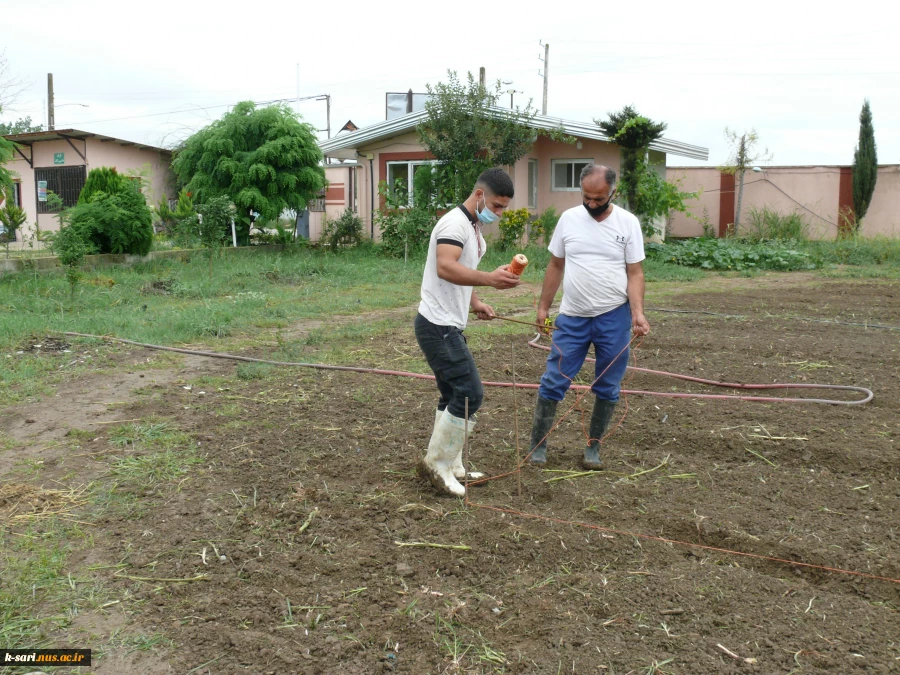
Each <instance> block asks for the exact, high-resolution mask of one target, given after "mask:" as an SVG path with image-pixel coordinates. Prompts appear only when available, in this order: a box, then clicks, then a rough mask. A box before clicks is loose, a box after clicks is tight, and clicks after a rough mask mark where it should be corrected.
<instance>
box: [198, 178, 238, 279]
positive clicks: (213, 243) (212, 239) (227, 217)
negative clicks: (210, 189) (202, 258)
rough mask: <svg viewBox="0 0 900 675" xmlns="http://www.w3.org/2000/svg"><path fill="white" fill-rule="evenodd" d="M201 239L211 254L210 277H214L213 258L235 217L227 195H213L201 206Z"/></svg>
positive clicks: (208, 253) (209, 254)
mask: <svg viewBox="0 0 900 675" xmlns="http://www.w3.org/2000/svg"><path fill="white" fill-rule="evenodd" d="M199 210H200V218H201V220H200V241H201V243H202V244H203V247H204V248H205V249H206V252H207V255H208V256H209V278H210V279H212V270H213V258H214V257H215V256H216V254H217V253H218V251H219V249H220V248H221V247H222V242H223V241H225V237H226V236H227V233H228V230H229V229H230V227H231V219H232V218H234V206H233V205H232V204H231V199H229V198H228V196H227V195H220V196H218V197H211V198H210V199H209V200H207V202H206V203H205V204H203V205H202V206H201V207H200V209H199Z"/></svg>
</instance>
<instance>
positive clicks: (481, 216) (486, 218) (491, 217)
mask: <svg viewBox="0 0 900 675" xmlns="http://www.w3.org/2000/svg"><path fill="white" fill-rule="evenodd" d="M475 215H476V216H478V220H480V221H481V223H482V225H490V224H491V223H495V222H497V221H498V220H500V216H498V215H497V214H496V213H494V212H493V211H491V210H490V209H489V208H488V207H487V200H485V202H484V208H483V209H481V211H479V210H478V202H475Z"/></svg>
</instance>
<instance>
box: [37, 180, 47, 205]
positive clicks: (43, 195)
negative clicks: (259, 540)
mask: <svg viewBox="0 0 900 675" xmlns="http://www.w3.org/2000/svg"><path fill="white" fill-rule="evenodd" d="M37 190H38V201H39V202H45V201H47V181H45V180H39V181H38V182H37Z"/></svg>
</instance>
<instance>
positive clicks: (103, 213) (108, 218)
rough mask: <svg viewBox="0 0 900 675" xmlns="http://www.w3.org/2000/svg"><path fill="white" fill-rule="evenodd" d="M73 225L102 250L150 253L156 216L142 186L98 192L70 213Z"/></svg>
mask: <svg viewBox="0 0 900 675" xmlns="http://www.w3.org/2000/svg"><path fill="white" fill-rule="evenodd" d="M66 220H67V221H68V222H69V226H70V227H71V228H72V229H73V230H74V231H75V232H77V233H78V234H79V236H81V238H82V239H83V240H84V241H85V243H90V244H91V247H92V248H93V249H95V250H96V251H97V252H98V253H129V254H133V255H147V253H149V252H150V247H151V246H153V216H152V214H151V213H150V209H149V207H148V206H147V201H146V200H145V199H144V195H142V194H141V193H140V192H138V190H137V189H136V188H135V187H134V186H131V185H125V189H124V190H122V191H121V192H117V193H114V194H108V193H105V192H95V193H94V194H93V196H92V197H91V199H90V201H88V202H84V203H80V202H79V203H78V204H77V205H76V206H73V207H72V208H71V209H69V210H68V211H67V213H66Z"/></svg>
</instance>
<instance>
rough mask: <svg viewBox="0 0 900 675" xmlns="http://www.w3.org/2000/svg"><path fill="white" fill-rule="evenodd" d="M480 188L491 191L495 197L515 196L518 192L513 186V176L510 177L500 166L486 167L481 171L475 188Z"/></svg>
mask: <svg viewBox="0 0 900 675" xmlns="http://www.w3.org/2000/svg"><path fill="white" fill-rule="evenodd" d="M479 188H481V189H482V190H484V191H485V192H490V193H491V194H492V195H494V196H495V197H509V198H510V199H512V198H513V196H514V195H515V192H516V189H515V188H514V187H513V182H512V178H510V177H509V174H508V173H506V172H505V171H504V170H503V169H500V168H498V167H494V168H493V169H486V170H485V171H482V172H481V175H480V176H478V180H477V181H475V189H476V190H477V189H479Z"/></svg>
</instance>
